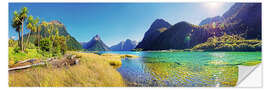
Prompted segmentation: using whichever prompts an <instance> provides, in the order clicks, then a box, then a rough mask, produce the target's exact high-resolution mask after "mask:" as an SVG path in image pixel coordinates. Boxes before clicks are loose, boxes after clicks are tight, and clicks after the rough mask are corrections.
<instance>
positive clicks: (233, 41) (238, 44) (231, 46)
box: [192, 34, 261, 51]
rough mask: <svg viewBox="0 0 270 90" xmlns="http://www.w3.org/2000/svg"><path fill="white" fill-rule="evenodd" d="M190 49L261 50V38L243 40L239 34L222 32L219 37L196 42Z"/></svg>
mask: <svg viewBox="0 0 270 90" xmlns="http://www.w3.org/2000/svg"><path fill="white" fill-rule="evenodd" d="M192 49H193V50H199V49H201V50H208V51H211V50H214V51H261V40H245V39H244V38H242V37H240V36H239V35H227V34H224V35H223V36H221V37H210V38H208V40H207V41H206V42H204V43H201V44H198V45H196V46H194V47H193V48H192Z"/></svg>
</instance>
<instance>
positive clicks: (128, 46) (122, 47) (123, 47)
mask: <svg viewBox="0 0 270 90" xmlns="http://www.w3.org/2000/svg"><path fill="white" fill-rule="evenodd" d="M136 46H137V42H136V41H132V40H130V39H127V40H125V41H121V42H120V43H119V44H116V45H113V46H111V47H110V49H111V50H112V51H129V50H132V49H134V48H135V47H136Z"/></svg>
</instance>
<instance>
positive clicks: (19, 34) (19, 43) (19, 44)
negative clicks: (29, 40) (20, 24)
mask: <svg viewBox="0 0 270 90" xmlns="http://www.w3.org/2000/svg"><path fill="white" fill-rule="evenodd" d="M18 36H19V37H18V46H21V33H20V32H18Z"/></svg>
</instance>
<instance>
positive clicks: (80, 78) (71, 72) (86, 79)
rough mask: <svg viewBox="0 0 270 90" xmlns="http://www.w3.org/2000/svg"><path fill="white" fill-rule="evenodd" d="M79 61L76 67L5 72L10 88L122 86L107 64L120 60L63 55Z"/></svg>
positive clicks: (116, 73)
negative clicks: (73, 57) (78, 58)
mask: <svg viewBox="0 0 270 90" xmlns="http://www.w3.org/2000/svg"><path fill="white" fill-rule="evenodd" d="M67 53H68V54H75V55H77V56H78V57H80V62H79V64H78V65H74V66H70V67H62V68H53V67H51V66H50V65H48V66H41V67H34V68H31V69H26V70H19V71H12V72H9V86H11V87H24V86H27V87H28V86H30V87H31V86H32V87H39V86H41V87H74V86H75V87H89V86H90V87H91V86H102V87H115V86H125V83H124V80H123V78H122V77H121V75H120V73H119V72H118V71H117V70H116V69H115V67H112V65H111V63H112V62H111V61H114V62H117V61H120V62H121V58H118V57H113V56H102V55H97V54H92V53H78V52H67Z"/></svg>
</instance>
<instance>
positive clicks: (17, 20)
mask: <svg viewBox="0 0 270 90" xmlns="http://www.w3.org/2000/svg"><path fill="white" fill-rule="evenodd" d="M28 12H29V11H28V9H27V8H26V7H23V8H22V9H21V11H20V13H18V12H17V11H14V13H13V14H14V16H13V20H12V27H13V28H15V29H16V32H18V34H20V35H19V37H21V38H19V40H20V48H21V50H22V52H23V51H24V47H23V26H24V22H25V19H27V17H28V16H27V14H28ZM20 28H21V30H19V29H20Z"/></svg>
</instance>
